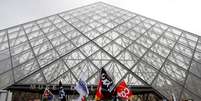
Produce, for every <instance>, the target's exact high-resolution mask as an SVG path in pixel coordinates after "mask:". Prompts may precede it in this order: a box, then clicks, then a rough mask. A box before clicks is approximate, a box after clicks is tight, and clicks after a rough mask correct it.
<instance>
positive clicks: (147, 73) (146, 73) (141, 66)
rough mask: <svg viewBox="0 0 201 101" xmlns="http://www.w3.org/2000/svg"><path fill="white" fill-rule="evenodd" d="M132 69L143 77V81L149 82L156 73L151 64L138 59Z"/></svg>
mask: <svg viewBox="0 0 201 101" xmlns="http://www.w3.org/2000/svg"><path fill="white" fill-rule="evenodd" d="M132 71H133V72H134V73H135V74H136V75H138V76H139V77H140V78H141V79H143V80H144V81H145V82H147V83H148V84H150V83H151V82H152V80H153V79H154V77H155V76H156V74H157V71H156V69H154V68H153V67H152V66H151V65H148V64H147V63H145V62H144V61H140V62H139V63H138V64H137V65H136V66H135V67H134V68H133V69H132Z"/></svg>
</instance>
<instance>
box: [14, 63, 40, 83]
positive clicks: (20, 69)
mask: <svg viewBox="0 0 201 101" xmlns="http://www.w3.org/2000/svg"><path fill="white" fill-rule="evenodd" d="M38 69H39V67H38V64H37V62H36V61H35V59H32V60H29V61H27V62H26V63H24V64H22V65H20V66H17V67H15V68H14V69H13V70H14V76H15V80H16V81H18V80H20V79H21V78H23V77H25V76H27V75H29V74H30V73H33V72H34V71H36V70H38Z"/></svg>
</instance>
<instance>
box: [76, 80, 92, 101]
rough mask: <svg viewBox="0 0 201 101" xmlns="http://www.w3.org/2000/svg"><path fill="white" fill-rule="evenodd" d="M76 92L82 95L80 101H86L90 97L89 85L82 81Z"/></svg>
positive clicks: (79, 82)
mask: <svg viewBox="0 0 201 101" xmlns="http://www.w3.org/2000/svg"><path fill="white" fill-rule="evenodd" d="M75 90H76V91H77V92H78V93H79V94H80V97H79V99H78V101H86V97H87V96H88V95H89V90H88V87H87V83H86V82H85V81H84V80H82V79H80V80H79V81H78V83H77V84H76V86H75Z"/></svg>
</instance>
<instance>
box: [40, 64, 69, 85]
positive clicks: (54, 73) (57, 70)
mask: <svg viewBox="0 0 201 101" xmlns="http://www.w3.org/2000/svg"><path fill="white" fill-rule="evenodd" d="M67 70H68V68H67V67H66V65H65V64H64V62H63V61H62V60H58V61H55V62H54V63H52V64H50V65H48V66H47V67H45V69H43V74H44V75H45V78H46V80H47V82H51V81H52V80H54V79H55V78H57V77H58V76H60V75H61V74H63V73H64V72H66V71H67Z"/></svg>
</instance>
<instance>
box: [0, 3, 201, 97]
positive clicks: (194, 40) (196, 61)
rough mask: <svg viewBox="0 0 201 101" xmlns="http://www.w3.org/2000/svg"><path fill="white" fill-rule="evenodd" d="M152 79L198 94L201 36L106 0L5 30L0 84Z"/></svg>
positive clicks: (168, 89)
mask: <svg viewBox="0 0 201 101" xmlns="http://www.w3.org/2000/svg"><path fill="white" fill-rule="evenodd" d="M101 68H105V70H106V71H107V72H108V74H109V75H110V76H111V77H112V79H114V81H115V85H117V84H119V83H120V82H121V81H122V80H125V82H126V83H127V85H129V87H136V86H139V85H140V86H148V87H151V88H153V89H154V90H156V91H157V92H158V93H160V94H162V95H163V96H164V98H169V96H171V95H174V96H175V97H176V99H177V100H180V99H183V98H186V99H193V100H194V101H200V100H201V89H200V88H201V37H200V36H198V35H196V34H193V33H190V32H187V31H185V30H182V29H179V28H176V27H173V26H170V25H168V24H165V23H162V22H159V21H157V20H153V19H151V18H147V17H145V16H142V15H139V14H137V13H133V12H130V11H127V10H124V9H121V8H118V7H115V6H112V5H109V4H105V3H103V2H97V3H93V4H90V5H86V6H83V7H80V8H76V9H72V10H68V11H65V12H61V13H58V14H55V15H51V16H48V17H45V18H41V19H37V20H34V21H30V22H27V23H24V24H20V25H16V26H13V27H10V28H7V29H3V30H0V89H7V88H9V87H11V86H13V85H15V84H30V85H31V84H44V85H47V84H58V82H59V81H62V82H63V83H64V84H67V85H74V84H75V83H76V82H77V81H78V80H79V78H80V77H81V76H82V75H83V74H85V77H86V82H87V84H88V85H97V84H98V80H99V76H100V75H99V74H100V73H99V72H100V70H101Z"/></svg>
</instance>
